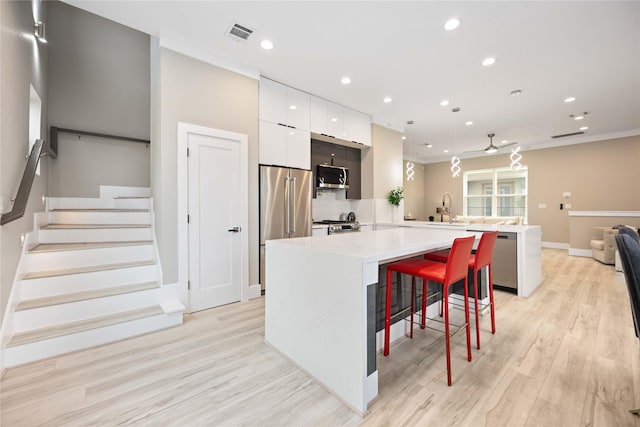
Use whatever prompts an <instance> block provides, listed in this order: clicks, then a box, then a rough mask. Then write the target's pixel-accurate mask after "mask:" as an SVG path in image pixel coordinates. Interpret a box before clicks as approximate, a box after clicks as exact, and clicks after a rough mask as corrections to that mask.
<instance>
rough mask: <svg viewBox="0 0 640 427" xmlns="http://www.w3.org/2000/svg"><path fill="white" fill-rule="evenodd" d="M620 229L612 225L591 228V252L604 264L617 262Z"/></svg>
mask: <svg viewBox="0 0 640 427" xmlns="http://www.w3.org/2000/svg"><path fill="white" fill-rule="evenodd" d="M616 234H618V230H615V229H613V228H611V227H593V228H592V229H591V242H590V245H591V254H592V256H593V258H594V259H596V260H598V261H600V262H601V263H603V264H615V255H616V241H615V236H616Z"/></svg>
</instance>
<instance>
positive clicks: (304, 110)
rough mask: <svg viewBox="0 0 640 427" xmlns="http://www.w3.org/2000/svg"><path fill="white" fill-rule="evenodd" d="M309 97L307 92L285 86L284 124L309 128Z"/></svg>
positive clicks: (304, 128)
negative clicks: (285, 112)
mask: <svg viewBox="0 0 640 427" xmlns="http://www.w3.org/2000/svg"><path fill="white" fill-rule="evenodd" d="M309 98H310V96H309V94H308V93H304V92H302V91H299V90H297V89H293V88H290V87H288V88H287V105H286V110H287V114H286V116H287V118H286V122H285V124H286V125H288V126H293V127H294V128H296V129H303V130H307V131H308V130H309V119H310V117H309Z"/></svg>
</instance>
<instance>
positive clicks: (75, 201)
mask: <svg viewBox="0 0 640 427" xmlns="http://www.w3.org/2000/svg"><path fill="white" fill-rule="evenodd" d="M114 207H116V206H115V203H114V201H113V199H97V198H88V197H47V208H48V209H49V210H54V209H68V208H72V209H74V208H75V209H107V208H114Z"/></svg>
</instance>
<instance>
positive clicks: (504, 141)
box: [500, 139, 509, 144]
mask: <svg viewBox="0 0 640 427" xmlns="http://www.w3.org/2000/svg"><path fill="white" fill-rule="evenodd" d="M500 142H501V143H502V144H506V143H507V142H509V141H507V140H506V139H503V140H502V141H500Z"/></svg>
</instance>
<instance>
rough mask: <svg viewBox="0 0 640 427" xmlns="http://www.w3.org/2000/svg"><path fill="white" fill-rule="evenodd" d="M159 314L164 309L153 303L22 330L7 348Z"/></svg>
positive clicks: (162, 312) (12, 338)
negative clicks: (148, 305)
mask: <svg viewBox="0 0 640 427" xmlns="http://www.w3.org/2000/svg"><path fill="white" fill-rule="evenodd" d="M158 314H164V310H162V307H161V306H160V305H153V306H150V307H143V308H138V309H135V310H129V311H124V312H119V313H112V314H109V315H106V316H99V317H93V318H91V319H84V320H79V321H75V322H69V323H64V324H61V325H53V326H49V327H46V328H41V329H36V330H32V331H25V332H20V333H17V334H14V335H13V336H12V337H11V339H10V340H9V342H8V343H7V348H10V347H16V346H19V345H24V344H29V343H32V342H36V341H42V340H45V339H50V338H55V337H59V336H62V335H69V334H74V333H77V332H82V331H86V330H89V329H96V328H101V327H103V326H108V325H113V324H115V323H122V322H128V321H130V320H136V319H140V318H142V317H148V316H155V315H158Z"/></svg>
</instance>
